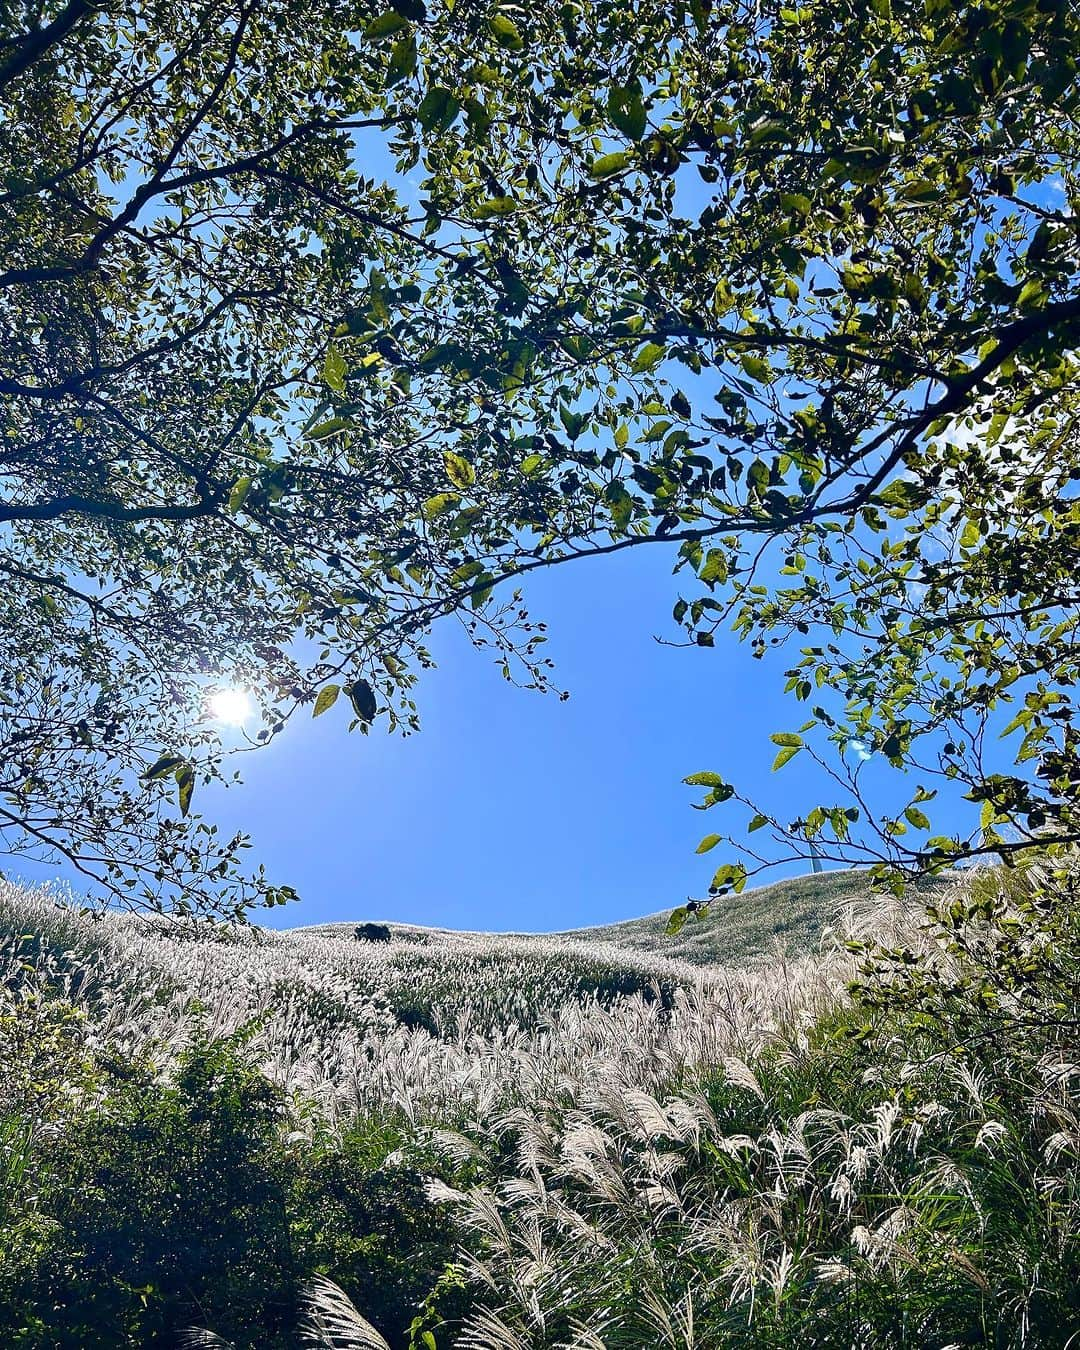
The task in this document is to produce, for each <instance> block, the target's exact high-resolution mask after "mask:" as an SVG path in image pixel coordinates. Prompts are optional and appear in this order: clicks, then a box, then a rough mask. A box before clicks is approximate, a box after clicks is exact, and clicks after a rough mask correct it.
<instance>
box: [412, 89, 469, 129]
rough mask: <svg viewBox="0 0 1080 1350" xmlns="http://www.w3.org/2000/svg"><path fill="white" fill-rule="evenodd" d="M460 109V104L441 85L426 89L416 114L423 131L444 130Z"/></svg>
mask: <svg viewBox="0 0 1080 1350" xmlns="http://www.w3.org/2000/svg"><path fill="white" fill-rule="evenodd" d="M460 111H461V104H460V103H459V102H458V100H457V99H456V98H455V97H454V95H453V94H452V93H451V92H450V90H449V89H444V88H443V87H442V86H441V85H435V86H433V87H432V88H431V89H429V90H428V91H427V93H426V94H425V95H424V97H423V98H422V99H421V101H420V106H419V107H418V108H417V110H416V115H417V117H418V118H419V119H420V125H421V126H422V127H423V129H424V130H425V131H445V130H446V128H447V127H448V126H450V124H451V123H452V122H453V120H454V118H455V117H457V115H458V113H459V112H460Z"/></svg>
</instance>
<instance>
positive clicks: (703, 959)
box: [291, 869, 947, 966]
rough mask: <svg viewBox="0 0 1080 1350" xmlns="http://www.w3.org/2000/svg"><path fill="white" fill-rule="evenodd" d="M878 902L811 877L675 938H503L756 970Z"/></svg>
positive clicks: (433, 934) (610, 932) (860, 889)
mask: <svg viewBox="0 0 1080 1350" xmlns="http://www.w3.org/2000/svg"><path fill="white" fill-rule="evenodd" d="M945 884H947V881H946V879H945V878H940V879H932V880H928V881H925V882H922V883H920V884H919V885H918V886H916V887H914V888H913V891H914V892H915V893H921V892H923V891H929V890H932V889H935V888H938V887H941V886H943V885H945ZM875 902H876V904H877V905H880V903H881V897H880V895H875V893H874V892H873V890H872V888H871V884H870V877H869V874H868V873H867V872H865V871H859V870H855V869H849V870H844V871H836V872H819V873H816V874H815V873H807V874H806V875H805V876H800V877H789V878H787V879H786V880H784V881H775V882H773V883H772V884H770V885H768V886H758V887H755V888H754V889H752V890H746V891H743V893H742V894H741V895H727V896H724V897H723V899H720V900H716V901H715V902H714V903H713V905H712V906H711V908H709V909H708V910H707V911H706V912H705V913H704V914H703V915H702V916H701V917H700V918H698V919H691V920H690V921H689V922H688V923H687V924H686V926H685V927H684V928H683V930H682V932H681V933H679V934H678V935H677V936H674V937H672V936H669V935H668V933H667V931H666V928H667V922H668V916H669V914H670V912H671V910H670V909H668V910H661V911H660V912H658V913H656V914H648V915H645V916H644V917H642V918H639V919H624V920H622V921H621V922H619V923H613V924H603V925H599V926H594V927H589V928H573V929H568V930H566V931H564V932H560V933H553V934H539V933H513V932H511V933H504V934H499V935H498V936H500V937H505V938H508V939H513V940H514V941H516V942H528V941H530V940H532V941H536V942H540V941H544V940H551V939H553V938H557V939H560V940H565V941H569V942H572V943H581V944H589V945H590V946H594V945H595V944H601V945H602V946H603V947H604V948H607V949H609V950H610V949H615V950H620V951H623V952H635V953H641V954H648V955H651V956H658V957H663V958H666V959H668V960H675V961H683V962H688V963H690V964H691V965H695V966H702V965H712V964H721V965H742V964H746V963H751V964H754V963H757V962H759V961H761V960H762V959H770V958H772V957H774V956H776V955H777V954H778V953H783V954H785V955H788V956H797V955H804V954H806V953H807V952H812V951H814V950H816V949H817V948H818V947H819V946H820V944H821V939H822V935H823V934H824V933H825V931H826V929H828V928H831V927H832V926H833V925H834V924H835V923H836V921H837V920H838V919H839V918H840V917H841V916H842V915H843V914H844V912H845V911H846V910H848V909H859V908H860V907H862V906H863V905H868V904H871V903H875ZM365 917H366V916H365ZM353 927H354V925H353V924H352V923H333V924H315V925H311V926H310V927H306V928H299V929H293V930H291V931H293V932H296V933H313V934H314V933H323V934H336V935H338V936H345V935H348V936H351V935H352V932H353ZM391 927H392V930H393V933H394V936H395V938H397V939H400V940H408V941H413V942H417V943H426V942H431V941H436V940H438V941H440V942H450V943H452V942H453V941H454V940H455V939H459V940H465V939H469V938H473V937H475V936H476V935H475V934H470V933H467V932H461V931H458V930H455V929H449V928H422V927H419V926H417V925H414V924H398V923H395V924H392V925H391Z"/></svg>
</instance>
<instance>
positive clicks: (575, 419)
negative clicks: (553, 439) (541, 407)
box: [559, 403, 589, 441]
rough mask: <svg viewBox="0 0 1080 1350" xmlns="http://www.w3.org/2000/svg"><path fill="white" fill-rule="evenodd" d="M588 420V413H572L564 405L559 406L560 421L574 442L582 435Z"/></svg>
mask: <svg viewBox="0 0 1080 1350" xmlns="http://www.w3.org/2000/svg"><path fill="white" fill-rule="evenodd" d="M588 420H589V414H588V413H578V412H572V411H571V410H570V409H569V408H568V407H567V406H566V405H565V404H564V403H560V404H559V421H560V422H562V424H563V427H564V428H565V430H566V434H567V435H568V436H569V437H570V439H571V440H572V441H576V440H577V438H578V437H579V436H580V435H581V433H582V431H583V430H584V429H585V423H586V422H587V421H588Z"/></svg>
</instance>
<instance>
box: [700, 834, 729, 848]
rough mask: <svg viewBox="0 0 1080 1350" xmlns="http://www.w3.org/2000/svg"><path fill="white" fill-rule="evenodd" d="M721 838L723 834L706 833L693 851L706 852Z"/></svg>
mask: <svg viewBox="0 0 1080 1350" xmlns="http://www.w3.org/2000/svg"><path fill="white" fill-rule="evenodd" d="M722 838H723V835H720V834H707V835H706V836H705V838H704V839H703V840H702V841H701V843H700V844H698V846H697V848H696V849H695V850H694V852H695V853H708V851H709V849H711V848H715V847H716V846H717V844H718V843H719V842H720V840H721V839H722Z"/></svg>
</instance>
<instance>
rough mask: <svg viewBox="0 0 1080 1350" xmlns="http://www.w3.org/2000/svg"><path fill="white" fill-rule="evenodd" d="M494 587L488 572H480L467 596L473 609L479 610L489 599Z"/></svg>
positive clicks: (493, 581) (493, 580) (493, 579)
mask: <svg viewBox="0 0 1080 1350" xmlns="http://www.w3.org/2000/svg"><path fill="white" fill-rule="evenodd" d="M494 587H495V578H494V577H493V576H492V574H491V573H490V572H483V571H482V572H480V573H479V574H478V575H477V578H476V582H475V584H474V586H473V588H472V591H471V592H470V594H469V604H470V605H471V606H472V608H473V609H481V608H483V606H484V605H486V604H487V602H488V601H489V600H490V599H491V592H492V590H493V589H494Z"/></svg>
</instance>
